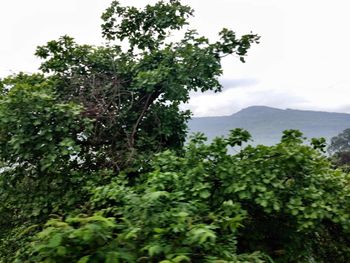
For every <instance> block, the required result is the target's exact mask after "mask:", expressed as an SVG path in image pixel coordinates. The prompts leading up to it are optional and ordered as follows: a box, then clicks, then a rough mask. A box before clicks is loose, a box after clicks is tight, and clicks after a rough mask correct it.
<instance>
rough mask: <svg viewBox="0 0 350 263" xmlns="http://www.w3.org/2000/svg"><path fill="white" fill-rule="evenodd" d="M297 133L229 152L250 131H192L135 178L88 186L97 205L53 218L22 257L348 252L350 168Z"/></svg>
mask: <svg viewBox="0 0 350 263" xmlns="http://www.w3.org/2000/svg"><path fill="white" fill-rule="evenodd" d="M301 136H302V135H301V133H300V132H298V131H286V132H285V133H284V135H283V138H282V141H281V142H280V143H279V144H277V145H275V146H270V147H267V146H257V147H255V148H254V147H251V146H248V147H246V148H244V149H241V150H240V151H238V152H237V154H234V155H229V154H228V153H227V147H235V148H237V146H239V145H240V144H241V143H242V142H243V141H246V140H247V139H249V137H250V135H249V133H247V132H246V131H244V130H240V129H237V130H233V131H232V133H231V135H230V136H229V137H228V138H226V139H225V138H217V139H215V140H214V142H212V143H211V144H205V138H204V137H203V136H201V135H199V136H196V137H194V138H192V140H191V141H190V142H189V144H188V146H187V147H186V149H185V152H184V153H183V154H181V155H178V154H175V153H174V152H171V151H166V152H163V153H161V154H158V155H157V157H156V158H155V159H154V160H153V161H152V169H151V171H150V172H147V173H145V174H142V175H141V176H140V178H139V180H138V183H137V184H135V185H130V183H129V181H128V179H127V177H125V176H124V177H123V176H119V177H116V178H115V179H113V180H112V182H111V183H110V184H107V185H104V186H99V187H97V188H91V192H92V196H91V200H90V211H91V212H93V211H99V212H98V213H99V215H98V216H97V215H91V216H90V217H89V216H88V217H86V216H80V217H77V218H72V219H67V220H54V221H49V223H48V225H47V226H46V228H45V229H44V230H43V231H42V232H41V233H39V234H38V235H37V237H36V239H35V241H33V243H32V247H30V248H29V253H32V255H35V256H33V257H31V259H32V261H28V262H41V261H44V260H46V261H45V262H51V261H52V260H54V261H52V262H67V261H74V262H78V260H81V262H136V261H139V262H163V263H165V262H268V261H271V260H272V259H271V258H273V259H274V260H275V261H276V262H330V261H332V262H348V261H349V259H350V254H349V252H350V251H349V248H348V245H349V240H348V238H347V236H348V230H349V226H350V225H349V196H350V188H349V175H347V174H344V173H342V172H341V171H339V170H333V169H332V166H331V164H330V163H329V162H328V160H327V158H326V157H324V156H323V155H322V154H321V153H320V151H319V150H317V149H313V147H312V146H307V145H305V144H303V140H302V139H301V138H302V137H301ZM104 222H105V223H104ZM90 224H91V225H90ZM102 225H103V226H102ZM101 227H102V229H101ZM95 230H97V232H98V233H101V236H99V237H98V238H96V237H94V235H95V234H94V233H95V232H94V231H95ZM58 236H59V237H58ZM99 239H101V240H103V242H100V243H99V244H97V245H96V242H98V240H99ZM342 242H343V244H342V245H340V244H341V243H342ZM50 244H51V245H50ZM52 244H53V245H52ZM90 246H92V247H93V248H92V249H90ZM58 250H60V251H65V252H64V253H63V252H62V254H60V253H58ZM79 251H81V252H79ZM101 251H103V252H101ZM257 251H261V252H257ZM112 255H113V256H112ZM335 255H336V256H337V257H336V259H335V258H334V256H335ZM97 258H98V259H97ZM50 260H51V261H50ZM84 260H85V261H84ZM335 260H336V261H335Z"/></svg>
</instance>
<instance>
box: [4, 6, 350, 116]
mask: <svg viewBox="0 0 350 263" xmlns="http://www.w3.org/2000/svg"><path fill="white" fill-rule="evenodd" d="M110 2H111V1H110V0H60V1H53V0H51V1H50V0H32V1H25V0H11V1H0V33H1V39H0V77H4V76H6V75H9V74H13V73H16V72H19V71H24V72H28V73H30V72H35V71H36V70H37V68H38V66H39V65H40V61H39V60H38V59H37V58H35V56H34V52H35V48H36V46H39V45H43V44H45V43H46V42H47V41H49V40H53V39H57V38H58V37H60V36H62V35H66V34H67V35H70V36H72V37H74V38H75V39H76V41H77V42H78V43H81V44H93V45H101V44H102V43H103V39H102V38H101V34H100V24H101V20H100V15H101V13H102V12H103V10H105V8H107V7H108V6H109V3H110ZM120 2H121V3H122V4H124V5H135V6H138V7H141V6H143V5H145V4H149V3H155V1H153V0H152V1H150V0H148V1H146V0H120ZM182 2H183V3H185V4H188V5H190V6H192V7H193V8H194V9H195V17H194V18H192V19H191V27H193V28H196V29H198V31H199V33H200V34H202V35H206V36H208V37H209V38H210V39H212V40H213V41H214V40H215V39H216V37H217V32H218V31H219V30H220V29H221V28H222V27H226V28H230V29H233V30H234V31H235V32H237V34H246V33H250V32H251V31H252V32H253V33H256V34H258V35H260V36H261V41H260V44H259V45H254V46H253V47H252V49H251V50H250V51H249V53H248V57H247V59H246V63H245V64H243V63H240V62H239V60H238V59H237V58H236V57H234V56H229V57H226V58H225V59H224V60H223V62H222V65H223V69H224V74H223V76H222V77H221V78H220V80H221V82H222V84H223V86H224V89H223V91H222V92H221V93H212V92H208V93H204V94H203V93H192V94H191V99H190V101H189V103H188V104H187V105H184V106H183V107H184V108H189V109H191V110H192V112H193V114H194V116H218V115H230V114H232V113H235V112H237V111H239V110H240V109H242V108H246V107H249V106H253V105H265V106H270V107H277V108H282V109H285V108H291V109H301V110H321V111H335V112H347V113H350V96H349V95H350V72H349V71H350V65H349V64H350V50H349V47H350V34H349V29H348V25H349V24H350V16H349V15H348V10H349V9H348V5H349V4H348V1H346V0H307V1H305V0H216V1H209V0H183V1H182Z"/></svg>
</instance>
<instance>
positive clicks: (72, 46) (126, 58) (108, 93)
mask: <svg viewBox="0 0 350 263" xmlns="http://www.w3.org/2000/svg"><path fill="white" fill-rule="evenodd" d="M192 15H193V10H192V9H191V8H190V7H188V6H186V5H182V4H181V2H180V1H178V0H170V1H168V2H164V1H160V2H158V3H156V4H155V5H147V6H146V7H145V8H144V9H137V8H134V7H123V6H121V5H120V4H119V3H118V2H117V1H114V2H112V4H111V6H110V7H109V8H108V9H107V10H106V12H105V13H104V14H103V15H102V19H103V24H102V34H103V36H104V37H105V39H106V40H107V41H108V44H107V45H105V46H99V47H95V46H91V45H80V44H77V43H76V42H75V41H74V39H72V38H71V37H69V36H63V37H61V38H59V39H58V40H53V41H50V42H48V43H47V44H46V45H44V46H41V47H38V49H37V51H36V55H37V56H38V57H39V58H41V59H43V63H42V64H41V67H40V70H41V73H38V74H32V75H28V74H23V73H20V74H17V75H14V76H9V77H7V78H5V79H3V80H1V81H0V88H1V89H0V90H1V94H0V158H1V164H2V167H1V174H0V198H1V200H7V201H6V202H2V204H1V205H0V227H1V229H2V233H1V234H0V239H1V241H0V255H1V261H4V262H13V257H14V254H15V251H19V252H18V253H19V254H20V253H21V252H20V251H21V249H23V248H24V244H25V242H26V241H27V239H30V237H31V236H32V235H33V234H34V233H35V232H37V231H38V230H39V229H40V228H41V226H42V225H43V223H44V222H46V220H47V219H48V218H49V216H52V215H53V214H55V215H56V216H66V215H68V214H76V213H81V212H82V211H84V209H87V208H86V202H88V201H89V194H90V191H89V190H88V189H89V187H90V186H91V185H93V186H94V187H96V186H98V185H104V184H107V183H109V181H110V180H111V178H113V176H117V175H118V174H119V173H120V172H121V171H127V172H126V173H127V175H128V178H129V180H130V183H132V180H133V178H137V175H138V174H141V173H143V172H145V170H147V167H148V165H147V163H148V160H150V159H151V157H152V156H153V154H155V153H157V152H161V151H163V150H165V149H172V150H175V151H182V146H183V144H184V141H185V136H186V120H187V119H188V118H189V112H187V111H181V110H180V109H179V104H180V103H184V102H187V101H188V99H189V92H190V91H197V90H201V91H203V92H204V91H207V90H214V91H220V90H221V85H220V83H219V81H218V77H219V76H220V75H221V74H222V68H221V64H220V62H221V59H222V57H224V56H227V55H236V56H238V57H239V59H240V60H241V61H242V62H244V57H245V56H246V55H247V51H248V49H249V48H250V47H251V44H253V43H257V42H258V40H259V37H258V36H257V35H255V34H247V35H244V36H242V37H237V36H236V34H235V33H234V32H233V31H232V30H228V29H223V30H222V31H221V32H220V33H219V36H220V40H218V41H216V42H210V41H209V40H208V39H207V38H206V37H202V36H199V35H198V34H197V32H196V31H195V30H190V29H187V30H186V28H185V27H186V26H187V24H188V23H187V19H188V18H189V17H190V16H192ZM179 30H180V31H181V30H183V33H184V35H183V38H182V39H181V40H180V41H177V42H175V41H172V39H171V38H170V37H169V36H170V35H171V33H172V32H173V31H179ZM125 46H127V49H126V50H125V48H124V47H125ZM112 175H113V176H112Z"/></svg>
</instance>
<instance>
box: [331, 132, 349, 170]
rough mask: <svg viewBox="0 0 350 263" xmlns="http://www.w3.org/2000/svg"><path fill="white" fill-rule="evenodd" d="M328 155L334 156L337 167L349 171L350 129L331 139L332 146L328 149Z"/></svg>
mask: <svg viewBox="0 0 350 263" xmlns="http://www.w3.org/2000/svg"><path fill="white" fill-rule="evenodd" d="M328 153H329V154H330V155H331V156H332V159H333V162H334V163H335V165H336V166H338V167H342V168H343V169H345V170H347V171H349V167H348V166H349V164H350V129H345V130H344V131H343V132H341V133H340V134H338V135H337V136H334V137H333V138H332V139H331V144H330V146H329V147H328Z"/></svg>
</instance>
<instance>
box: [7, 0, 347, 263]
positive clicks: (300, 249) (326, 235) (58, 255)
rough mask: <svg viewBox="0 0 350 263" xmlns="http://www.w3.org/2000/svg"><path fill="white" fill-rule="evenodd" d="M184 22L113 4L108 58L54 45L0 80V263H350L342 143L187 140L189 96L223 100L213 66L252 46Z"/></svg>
mask: <svg viewBox="0 0 350 263" xmlns="http://www.w3.org/2000/svg"><path fill="white" fill-rule="evenodd" d="M193 15H194V10H193V9H192V8H191V7H189V6H187V5H184V4H182V3H181V1H180V0H169V1H159V2H157V3H156V4H154V5H147V6H145V7H144V8H136V7H132V6H122V5H121V4H120V3H119V2H118V1H113V2H112V3H111V5H110V6H109V7H108V8H107V9H106V10H105V12H104V13H103V14H102V16H101V18H102V25H101V30H102V35H103V37H104V39H105V41H106V44H105V45H102V46H92V45H87V44H78V43H77V42H76V41H75V40H74V39H73V38H72V37H69V36H62V37H60V38H59V39H57V40H52V41H49V42H48V43H47V44H46V45H43V46H39V47H38V48H37V50H36V53H35V55H36V56H37V57H39V58H40V59H41V61H42V63H41V66H40V69H39V70H38V72H37V73H33V74H27V73H18V74H13V75H10V76H8V77H5V78H3V79H0V165H1V168H0V200H1V202H0V229H1V231H0V262H4V263H8V262H17V263H19V262H28V263H29V262H33V263H34V262H35V263H39V262H46V263H55V262H57V263H67V262H76V263H98V262H102V263H103V262H105V263H118V262H128V263H129V262H130V263H132V262H160V263H185V262H193V263H197V262H198V263H199V262H207V263H250V262H252V263H263V262H269V263H271V262H276V263H285V262H305V263H306V262H308V263H314V262H315V263H316V262H320V263H322V262H324V263H326V262H327V263H329V262H335V263H341V262H344V263H347V262H350V238H349V232H350V220H349V219H350V214H349V211H350V174H349V169H348V163H349V162H350V161H349V160H350V158H349V156H350V154H348V153H349V150H350V149H349V143H348V142H349V141H350V136H349V134H350V130H345V131H344V132H343V133H342V134H340V135H339V136H337V137H334V138H333V140H332V144H331V147H329V148H327V145H326V143H325V140H324V139H322V138H310V141H309V142H308V141H307V140H306V138H304V136H303V134H302V133H301V132H300V131H298V130H286V131H284V132H283V134H281V140H280V142H278V143H277V144H275V145H272V146H264V145H254V146H253V145H249V141H250V140H251V139H252V138H251V135H250V133H249V131H246V130H244V129H241V128H235V129H232V130H231V131H230V133H229V135H228V136H226V137H217V138H215V139H213V140H211V141H208V140H207V138H206V137H205V136H204V134H202V133H196V134H187V121H188V120H189V119H190V117H191V113H190V112H189V111H187V110H181V108H180V105H181V104H183V103H186V102H188V100H189V98H190V92H192V91H201V92H206V91H213V92H220V91H221V90H222V86H221V84H220V82H219V77H220V76H221V75H222V73H223V69H222V64H221V61H222V59H223V58H224V57H227V56H231V57H232V59H238V60H240V61H241V62H243V63H244V62H245V60H246V57H247V55H248V51H249V49H250V48H251V47H252V46H254V45H256V44H259V41H260V36H259V35H257V34H254V33H251V32H250V33H248V34H245V35H240V36H238V35H237V34H236V33H235V32H234V31H232V30H231V29H226V28H224V29H222V30H221V31H220V32H218V39H217V40H216V41H211V40H209V38H207V37H205V36H201V35H200V34H199V33H198V32H197V31H196V30H193V29H190V27H189V23H188V20H189V18H190V17H191V16H193ZM174 33H176V34H180V33H181V34H182V38H181V39H180V40H178V39H177V40H176V39H174V38H172V34H174Z"/></svg>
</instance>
